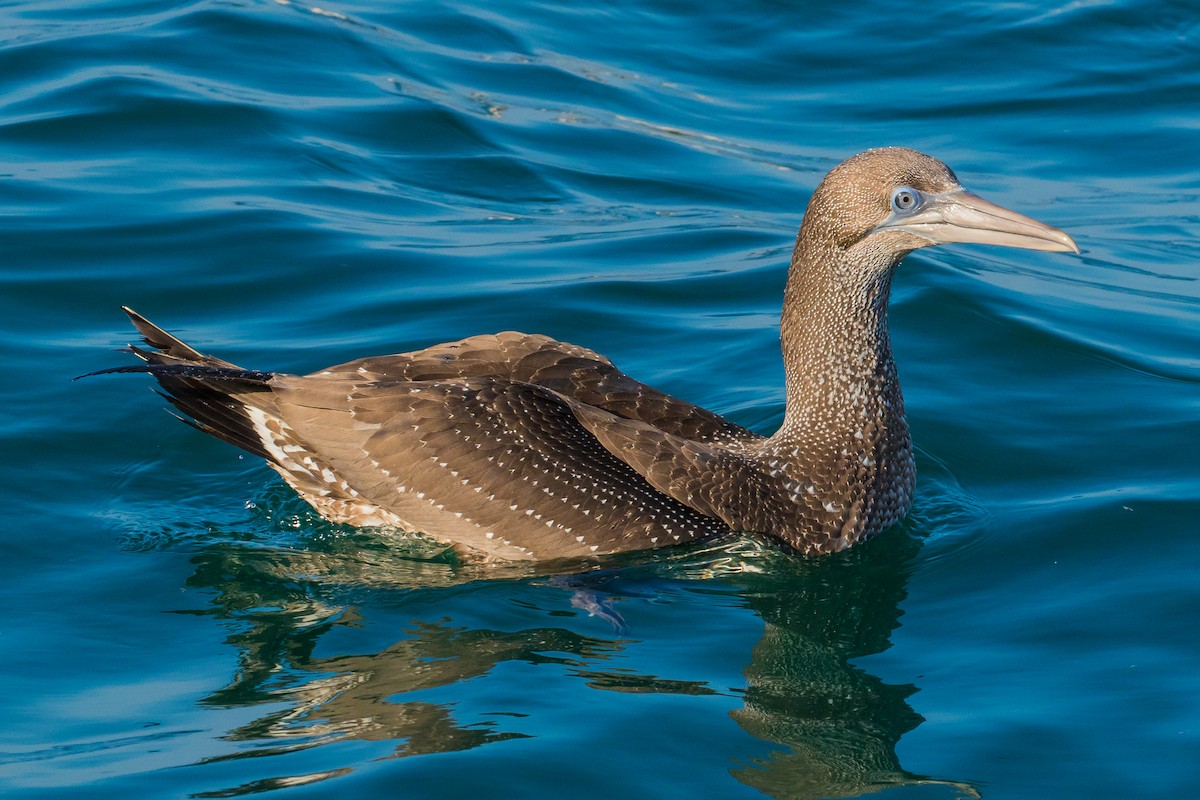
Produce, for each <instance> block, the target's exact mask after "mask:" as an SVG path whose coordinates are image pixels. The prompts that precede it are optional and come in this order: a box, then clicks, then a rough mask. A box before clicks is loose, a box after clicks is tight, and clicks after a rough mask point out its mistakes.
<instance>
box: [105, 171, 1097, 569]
mask: <svg viewBox="0 0 1200 800" xmlns="http://www.w3.org/2000/svg"><path fill="white" fill-rule="evenodd" d="M947 243H980V244H994V245H1002V246H1008V247H1018V248H1026V249H1030V250H1042V251H1052V252H1074V253H1079V252H1080V250H1079V247H1078V246H1077V245H1076V243H1075V241H1074V240H1073V239H1072V238H1071V237H1070V236H1068V235H1067V234H1066V233H1065V232H1063V231H1061V230H1059V229H1057V228H1053V227H1051V226H1049V225H1046V224H1043V223H1041V222H1038V221H1036V220H1033V219H1030V218H1028V217H1025V216H1022V215H1020V214H1018V213H1016V212H1013V211H1010V210H1008V209H1005V208H1002V207H1001V206H998V205H995V204H993V203H991V202H989V201H987V200H984V199H983V198H981V197H979V196H978V195H976V194H973V193H971V192H968V191H967V190H966V189H964V188H963V186H962V185H961V184H960V182H959V180H958V178H957V177H956V176H955V174H954V172H953V171H952V170H951V169H950V168H949V167H948V166H946V165H945V164H944V163H942V162H941V161H939V160H938V159H936V158H934V157H932V156H928V155H925V154H923V153H920V152H918V151H916V150H912V149H908V148H903V147H884V148H877V149H872V150H867V151H865V152H862V153H859V154H857V155H854V156H852V157H850V158H848V159H846V160H845V161H843V162H841V163H840V164H838V165H837V166H835V167H834V168H833V169H832V170H831V171H830V172H829V173H828V174H827V175H826V176H825V177H824V178H823V179H822V180H821V181H820V183H819V184H818V185H817V187H816V189H815V190H814V192H813V194H812V196H811V199H810V201H809V203H808V206H807V209H806V211H805V213H804V215H803V219H802V222H801V226H800V229H799V233H798V235H797V238H796V243H795V247H794V249H793V253H792V258H791V263H790V266H789V269H788V276H787V281H786V285H785V289H784V296H783V308H782V312H781V315H780V341H781V345H782V355H783V363H784V374H785V382H786V401H785V408H784V413H783V419H782V423H781V425H780V427H779V429H778V430H777V431H775V432H774V433H773V434H771V435H762V434H759V433H756V432H754V431H751V430H749V429H747V428H744V427H742V426H740V425H738V424H736V423H734V422H731V421H730V420H727V419H725V418H724V417H722V416H720V415H718V414H716V413H713V412H711V411H708V410H705V409H703V408H700V407H698V406H696V405H693V404H691V403H689V402H686V401H684V400H681V399H677V398H675V397H672V396H670V395H668V394H665V393H663V392H661V391H659V390H657V389H654V388H652V387H650V386H648V385H646V384H644V383H642V382H640V381H638V380H636V379H634V378H632V377H630V376H629V375H626V374H625V373H624V372H622V371H621V370H619V369H618V368H617V367H616V366H615V365H614V364H613V363H612V361H610V360H609V359H608V358H606V357H604V356H602V355H600V354H599V353H596V352H594V351H592V350H590V349H587V348H585V347H581V346H578V345H574V344H568V343H566V342H561V341H557V340H555V339H552V338H550V337H548V336H544V335H536V334H525V333H518V332H514V331H506V332H503V333H496V334H484V335H477V336H472V337H470V338H466V339H462V340H459V341H455V342H449V343H444V344H437V345H434V346H431V347H428V348H426V349H423V350H417V351H414V352H410V353H403V354H398V355H384V356H371V357H366V358H361V359H357V360H354V361H349V362H347V363H344V364H338V365H336V366H331V367H328V368H326V369H322V370H318V371H316V372H313V373H310V374H307V375H294V374H287V373H283V372H266V371H260V370H248V369H242V368H241V367H238V366H235V365H234V364H232V363H230V362H228V361H224V360H221V359H218V358H215V357H212V356H208V355H205V354H203V353H201V352H200V351H198V350H196V349H194V348H192V347H191V346H190V345H187V344H185V343H184V342H182V341H181V340H180V339H178V338H176V337H175V336H173V335H172V334H170V333H168V332H167V331H165V330H164V329H162V328H160V327H158V326H156V325H154V324H153V323H151V322H150V321H148V320H147V319H146V318H145V317H142V316H141V315H139V314H137V313H136V312H134V311H132V310H131V309H129V308H127V307H123V308H124V310H125V311H126V313H127V314H128V315H129V318H130V320H131V321H132V323H133V325H134V327H135V328H136V329H137V331H138V332H139V333H140V334H141V336H142V339H143V344H142V345H140V346H139V345H130V346H129V348H128V350H129V352H131V353H132V354H133V355H135V356H137V357H138V358H139V359H140V360H141V362H142V363H140V364H138V365H128V366H120V367H114V368H110V369H105V370H99V371H98V372H95V373H91V374H104V373H110V372H142V373H149V374H150V375H152V376H153V377H154V378H156V379H157V381H158V384H159V385H160V387H161V389H162V391H161V392H160V393H161V394H163V395H164V397H166V398H167V400H169V401H170V402H171V403H172V404H173V405H174V406H175V408H176V409H178V411H179V412H182V416H180V418H181V419H183V421H185V422H188V423H189V424H191V425H193V426H194V427H196V428H198V429H200V430H201V431H204V432H205V433H208V434H211V435H213V436H215V437H217V438H219V439H223V440H224V441H226V442H229V443H230V444H233V445H235V446H237V447H239V448H241V449H242V450H245V451H247V452H249V453H252V454H254V455H257V456H259V457H261V458H263V459H264V460H265V461H266V462H267V464H268V465H269V466H270V467H271V468H273V469H274V470H275V471H276V472H277V473H279V475H281V476H282V477H283V480H284V481H286V482H287V483H288V484H289V485H290V486H291V487H292V488H293V489H294V490H295V491H296V492H297V493H298V494H299V495H300V496H301V497H302V498H303V499H304V500H306V501H307V502H308V503H309V504H310V505H311V506H312V507H313V508H314V509H316V511H317V512H318V513H319V514H320V515H321V517H323V518H325V519H326V520H329V521H330V522H333V523H342V524H348V525H351V526H360V527H380V528H387V529H393V530H395V529H398V530H403V531H415V532H419V533H422V534H424V535H426V536H429V537H432V538H434V539H436V540H439V541H441V542H444V543H447V544H448V545H450V546H451V547H453V548H454V549H455V550H456V551H458V552H459V553H460V554H462V555H463V556H465V557H468V558H481V559H483V560H485V561H492V562H496V561H512V560H526V561H528V560H532V561H551V560H558V559H574V558H593V557H600V556H607V555H612V554H617V553H625V552H633V551H641V550H651V549H657V548H664V547H669V546H676V545H684V544H688V543H693V542H698V541H711V540H714V539H718V538H720V537H726V536H732V535H733V534H735V533H738V532H745V533H755V534H759V535H762V536H765V537H767V538H768V539H769V540H772V541H774V542H776V543H778V545H779V546H781V547H782V548H783V549H786V550H789V551H792V552H795V553H797V554H800V555H802V556H816V555H823V554H828V553H834V552H838V551H842V550H845V549H846V548H848V547H850V546H852V545H854V544H856V543H858V542H862V541H864V540H867V539H869V538H871V537H873V536H875V535H876V534H879V533H880V532H882V531H885V530H887V529H888V528H890V527H891V526H893V525H895V524H896V523H897V522H898V521H900V520H901V519H902V518H903V517H904V516H905V515H906V514H907V512H908V510H909V508H910V506H911V503H912V499H913V491H914V485H915V469H914V462H913V450H912V440H911V436H910V433H909V426H908V422H907V420H906V417H905V411H904V400H903V397H902V394H901V389H900V382H899V379H898V376H897V370H896V365H895V362H894V360H893V356H892V349H891V344H890V339H889V334H888V299H889V294H890V288H891V282H892V276H893V273H894V272H895V269H896V267H897V266H898V265H899V263H900V262H901V260H902V259H903V258H904V257H905V256H906V255H908V254H909V253H911V252H912V251H914V250H917V249H919V248H923V247H928V246H932V245H940V244H947ZM714 377H716V376H714ZM730 379H731V376H720V380H724V381H727V380H730Z"/></svg>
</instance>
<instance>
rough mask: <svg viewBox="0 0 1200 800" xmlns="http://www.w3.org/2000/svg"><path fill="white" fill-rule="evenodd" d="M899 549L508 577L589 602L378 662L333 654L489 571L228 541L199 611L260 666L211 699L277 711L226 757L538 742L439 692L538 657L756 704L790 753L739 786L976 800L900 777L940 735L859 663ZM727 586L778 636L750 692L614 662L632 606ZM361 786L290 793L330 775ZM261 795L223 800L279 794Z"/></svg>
mask: <svg viewBox="0 0 1200 800" xmlns="http://www.w3.org/2000/svg"><path fill="white" fill-rule="evenodd" d="M884 538H885V539H888V540H889V541H888V542H887V543H883V542H882V541H881V542H880V543H879V544H878V545H876V544H874V543H872V544H870V545H868V546H865V547H861V548H859V549H857V550H856V551H854V552H852V553H850V554H846V555H845V556H837V557H833V558H826V559H820V560H811V561H810V560H804V559H799V558H793V557H790V556H786V555H784V554H780V553H774V554H768V555H766V556H761V557H759V561H760V562H761V560H762V559H763V558H765V559H766V560H767V561H769V563H768V564H765V565H764V564H762V563H758V564H755V563H750V564H743V563H740V562H739V556H738V554H737V553H736V552H732V551H715V550H714V551H708V552H701V553H694V554H692V555H690V556H685V557H683V558H678V557H676V558H674V559H672V558H671V557H667V558H665V559H662V560H659V561H656V562H655V563H652V564H645V563H643V564H640V565H634V566H626V567H618V568H616V569H612V570H606V571H603V572H598V573H592V574H590V575H580V576H573V577H572V576H557V577H550V578H547V577H545V576H537V577H534V576H519V575H516V576H506V577H502V578H501V581H502V582H507V584H508V585H510V586H512V587H514V588H522V587H523V588H525V589H529V588H530V587H531V586H532V587H533V588H535V589H536V590H537V591H540V592H551V593H560V592H568V593H573V596H571V597H569V598H562V599H563V601H564V602H562V603H561V604H560V607H559V608H558V609H557V610H552V611H547V610H545V609H530V614H529V615H528V617H527V618H528V620H530V621H544V620H545V619H546V617H547V616H548V615H549V616H555V615H559V616H564V617H566V616H573V617H577V618H576V619H575V620H574V621H573V622H571V623H569V624H567V623H565V622H564V624H563V625H531V626H529V627H524V628H521V629H519V630H499V629H492V628H488V627H481V626H475V627H472V626H469V625H463V624H459V623H456V622H455V621H454V620H453V619H444V618H436V619H428V618H427V619H423V620H419V621H415V622H406V623H405V625H404V627H403V630H402V631H397V636H396V638H397V639H398V640H397V641H394V643H392V644H390V645H388V646H387V647H384V648H383V649H380V650H379V651H378V652H369V653H339V652H336V649H337V648H336V647H335V646H330V645H329V644H328V642H330V641H333V642H336V641H338V636H337V632H338V631H339V630H340V629H353V628H356V627H360V626H363V625H364V624H367V623H368V622H369V620H364V619H363V617H364V616H367V617H369V616H372V615H381V614H382V615H386V614H387V613H389V612H388V610H384V609H385V608H386V607H387V604H388V603H389V602H393V603H394V602H396V598H397V597H400V598H401V600H403V598H412V597H421V598H424V599H423V602H422V603H421V604H420V607H421V608H423V609H429V608H442V607H443V606H442V605H441V604H439V602H438V598H437V594H438V593H439V592H442V593H454V592H463V591H470V588H471V586H473V585H479V582H478V581H475V582H474V583H472V582H471V581H472V580H473V579H475V578H476V577H478V576H476V575H473V574H466V575H464V570H463V569H462V568H461V566H460V565H455V564H452V563H449V562H442V561H438V560H437V559H433V560H411V561H409V562H406V561H405V560H404V559H395V558H393V559H390V560H389V557H388V556H386V555H384V553H385V551H384V550H381V549H376V550H373V549H371V548H357V549H352V552H351V550H350V549H345V548H343V551H337V550H334V551H327V552H321V551H320V550H319V549H317V548H310V549H309V550H307V551H300V550H290V549H289V550H270V549H254V548H250V547H246V546H242V545H237V544H230V543H229V542H228V541H226V542H224V543H216V544H213V545H211V546H209V547H207V548H205V549H204V550H203V551H201V552H200V553H199V554H197V555H196V556H195V557H194V564H195V572H194V574H193V576H192V578H191V579H190V585H191V586H192V587H194V588H197V589H202V590H203V591H204V592H205V594H206V595H207V596H208V597H210V598H211V605H210V606H209V607H208V608H206V609H203V610H199V611H197V612H194V613H203V614H211V615H215V616H217V617H219V618H223V619H226V620H229V621H231V622H232V623H233V624H232V625H231V627H232V628H233V632H232V633H231V635H230V639H229V641H230V643H231V644H232V645H235V646H236V648H237V649H238V652H239V656H240V664H239V668H238V670H237V672H236V674H235V675H234V676H233V677H232V679H231V680H230V681H229V682H228V683H227V685H225V686H224V687H222V688H220V689H219V690H217V691H215V692H213V693H212V694H211V695H210V696H209V697H207V698H206V700H205V702H206V703H208V704H211V705H214V706H219V707H222V708H230V707H253V706H258V705H261V706H263V707H264V712H265V713H263V714H262V715H261V716H259V717H257V718H255V719H254V720H253V721H251V722H248V723H245V724H242V725H240V726H239V727H237V728H236V729H234V730H232V731H230V732H228V734H227V738H228V739H231V740H233V741H236V742H241V743H243V744H244V745H246V746H244V747H239V749H238V750H237V752H236V754H232V755H226V756H217V757H216V758H215V759H211V758H210V759H208V762H211V761H213V760H223V759H231V758H247V757H253V756H268V755H273V754H277V753H282V752H290V751H294V750H299V749H305V748H311V747H316V746H319V745H322V744H325V743H328V742H331V741H344V740H348V739H352V740H360V741H372V742H386V743H388V744H389V745H391V747H390V748H389V752H390V754H391V756H392V757H406V756H414V755H421V754H428V753H440V752H449V751H456V750H466V749H469V748H475V747H480V746H482V745H486V744H489V743H492V742H496V741H501V740H506V739H517V738H522V737H526V736H529V735H531V734H530V733H528V732H526V731H525V730H523V729H522V724H521V722H522V717H523V715H522V714H520V713H515V712H514V713H511V714H510V713H505V712H501V713H498V714H496V713H493V714H491V715H484V718H483V719H478V720H475V721H465V722H464V721H462V720H460V719H459V718H458V715H459V713H460V712H459V710H458V709H456V708H455V705H454V704H453V703H438V702H435V701H434V700H431V699H430V698H429V694H430V692H429V691H427V690H431V689H436V688H437V687H446V686H453V685H456V684H461V683H463V682H466V681H469V680H472V679H475V678H478V677H480V676H483V675H485V674H487V673H489V672H491V671H493V670H494V669H496V668H497V667H498V666H499V665H501V664H504V663H506V662H520V663H524V664H529V665H535V666H538V665H552V666H556V668H557V670H558V671H560V672H563V673H566V674H569V675H572V676H574V677H577V678H579V679H581V680H583V681H584V682H585V683H586V685H587V686H588V687H590V688H591V689H594V690H607V691H621V692H657V693H669V694H677V695H703V694H710V695H712V694H720V695H727V696H729V697H731V698H733V697H737V696H738V694H741V705H740V707H739V708H736V709H735V710H733V711H732V712H731V716H732V717H733V719H734V720H735V721H736V723H737V724H738V725H739V726H741V728H742V729H744V730H745V731H746V732H748V733H749V734H751V735H752V736H753V737H755V738H756V739H758V740H761V741H764V742H766V743H768V744H769V745H770V752H769V754H768V755H766V756H763V755H762V751H761V750H759V751H757V752H756V754H755V755H741V754H738V753H730V754H728V756H729V758H730V759H731V760H733V761H734V762H735V763H738V764H739V765H738V766H736V767H734V768H733V769H732V775H733V777H734V778H736V779H737V780H738V781H740V782H742V783H743V784H746V785H747V786H750V787H753V788H755V789H757V790H759V791H761V792H762V793H764V794H766V795H768V796H771V797H776V798H781V799H783V798H787V799H788V800H793V799H794V800H801V799H802V798H820V797H852V796H858V795H862V794H867V793H871V792H875V791H879V790H883V789H887V788H891V787H896V786H905V785H909V786H911V785H914V784H931V785H933V784H936V785H942V786H945V787H946V788H947V790H948V792H949V793H948V794H946V795H944V796H947V797H951V796H964V797H965V796H975V792H974V790H972V789H971V788H970V787H969V786H966V785H963V784H955V783H949V782H942V781H937V780H933V779H931V778H928V777H925V776H921V775H915V774H913V773H910V772H908V771H906V770H904V769H903V768H902V767H901V766H900V763H899V759H898V757H897V755H896V750H895V748H896V744H897V742H898V741H899V739H900V737H901V736H902V735H903V734H905V733H906V732H908V731H910V730H912V729H913V728H915V727H916V726H917V725H919V724H920V723H921V721H922V719H921V717H920V716H919V715H918V714H917V713H916V712H915V711H914V710H913V709H912V708H911V706H910V705H909V704H908V700H907V698H908V697H909V696H910V695H911V694H912V693H913V692H914V691H916V688H915V687H913V686H910V685H892V684H887V683H885V682H884V681H882V680H880V679H879V678H877V677H875V676H873V675H871V674H869V673H867V672H865V671H863V670H862V669H860V668H859V667H857V666H855V665H854V664H852V663H851V661H852V660H853V659H855V658H858V657H861V656H865V655H869V654H873V653H879V652H881V651H883V650H886V649H887V648H888V647H889V646H890V639H889V637H890V635H891V632H892V631H893V629H894V628H895V627H896V626H897V625H898V620H899V617H900V614H901V611H900V603H901V601H902V600H903V599H904V597H905V591H906V590H905V587H906V583H907V579H908V574H909V571H910V569H911V567H910V566H906V565H911V564H912V563H914V560H915V559H914V557H915V553H916V550H917V549H918V547H919V545H918V544H917V542H916V541H915V540H914V539H912V538H911V537H909V536H907V535H905V534H902V533H901V534H896V535H895V536H892V537H884ZM764 567H765V568H764ZM713 574H717V575H718V577H717V579H716V581H715V583H717V584H720V586H721V587H722V591H728V592H729V593H731V594H736V596H737V597H739V598H740V602H741V603H743V604H744V605H746V606H748V607H749V608H750V609H752V610H753V612H754V613H755V614H757V615H758V616H759V617H761V619H762V621H763V622H764V623H765V627H764V631H763V633H762V636H761V638H760V640H759V641H758V643H757V644H756V645H755V646H754V647H753V649H752V652H750V653H748V654H747V659H748V662H749V663H748V665H747V666H746V667H745V671H744V674H745V685H744V686H742V687H729V686H713V685H709V684H708V683H706V682H703V681H689V680H681V679H675V678H672V677H671V676H661V675H642V674H635V673H634V672H633V671H631V670H628V669H625V668H616V667H614V666H612V665H609V664H606V662H609V661H611V660H612V659H614V658H616V657H617V656H619V655H620V654H623V653H627V652H629V651H631V650H635V649H636V648H637V646H638V639H637V638H636V636H637V635H638V633H639V632H638V631H637V629H636V627H635V628H634V629H633V630H632V631H631V632H629V633H627V632H626V631H625V630H624V628H623V626H624V625H625V624H626V620H625V619H624V618H622V616H621V614H620V613H619V611H618V610H617V609H618V607H619V606H618V603H619V601H620V600H621V599H622V597H623V596H624V597H626V598H628V597H630V596H632V597H639V596H640V597H641V598H642V599H645V598H646V597H647V596H652V595H653V593H654V592H655V591H662V590H665V591H671V590H672V589H671V587H672V586H675V587H676V588H677V587H678V586H679V585H681V584H684V583H686V585H695V582H696V580H697V579H699V578H703V577H708V576H711V575H713ZM630 592H632V594H630ZM431 596H432V597H431ZM556 596H558V595H557V594H556ZM451 605H452V604H451ZM570 609H575V610H570ZM390 610H391V611H392V612H393V613H394V607H392V608H391V609H390ZM589 613H590V614H593V615H594V617H593V618H591V619H589V620H588V621H587V623H586V624H581V623H580V621H579V619H578V617H580V616H583V615H586V614H589ZM409 619H411V617H410V618H409ZM573 629H575V630H573ZM581 629H582V630H587V631H588V633H587V634H586V635H585V634H582V633H579V632H578V630H581ZM630 637H634V638H630ZM625 663H628V659H626V660H625ZM344 772H345V771H344V770H334V771H332V772H326V773H320V774H318V775H316V776H301V777H300V778H290V779H278V780H280V781H285V782H287V781H290V782H297V781H298V782H303V781H304V780H307V779H309V778H311V779H312V780H325V779H328V778H330V777H336V776H337V775H339V774H343V773H344ZM261 784H262V782H261V781H255V782H254V784H253V785H246V786H243V787H236V788H234V789H230V790H225V791H224V792H223V793H222V796H234V795H238V794H245V793H251V792H257V791H262V789H263V786H262V785H261ZM280 785H284V784H280ZM268 788H269V787H268Z"/></svg>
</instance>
